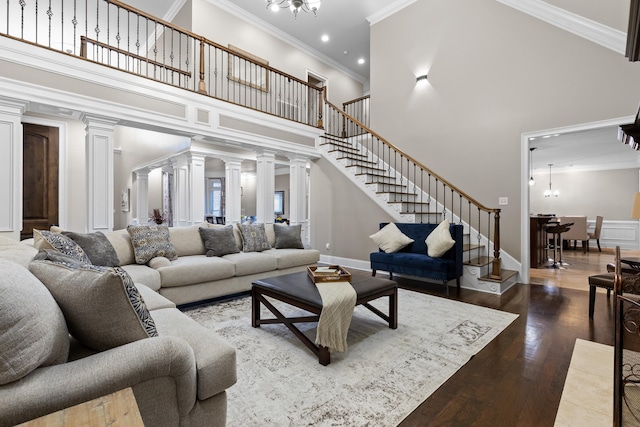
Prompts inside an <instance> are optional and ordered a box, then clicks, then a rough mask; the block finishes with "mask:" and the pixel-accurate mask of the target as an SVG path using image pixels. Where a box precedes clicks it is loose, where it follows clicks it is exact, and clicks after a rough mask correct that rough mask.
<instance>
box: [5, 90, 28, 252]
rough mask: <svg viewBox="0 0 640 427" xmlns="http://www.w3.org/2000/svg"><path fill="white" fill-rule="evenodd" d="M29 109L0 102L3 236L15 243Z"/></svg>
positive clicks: (18, 103)
mask: <svg viewBox="0 0 640 427" xmlns="http://www.w3.org/2000/svg"><path fill="white" fill-rule="evenodd" d="M26 107H27V102H26V101H21V100H17V99H7V98H1V99H0V194H2V203H0V233H2V234H4V235H6V236H7V237H10V238H13V239H15V240H19V239H20V230H22V190H23V188H22V153H23V150H22V123H21V117H22V114H23V113H24V112H25V110H26ZM5 233H6V234H5Z"/></svg>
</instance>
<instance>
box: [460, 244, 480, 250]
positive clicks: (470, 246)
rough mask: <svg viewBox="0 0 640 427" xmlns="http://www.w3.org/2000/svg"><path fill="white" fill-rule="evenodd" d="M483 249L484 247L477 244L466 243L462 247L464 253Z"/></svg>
mask: <svg viewBox="0 0 640 427" xmlns="http://www.w3.org/2000/svg"><path fill="white" fill-rule="evenodd" d="M482 248H484V245H477V244H475V243H465V244H464V245H463V246H462V250H463V251H471V250H474V249H482Z"/></svg>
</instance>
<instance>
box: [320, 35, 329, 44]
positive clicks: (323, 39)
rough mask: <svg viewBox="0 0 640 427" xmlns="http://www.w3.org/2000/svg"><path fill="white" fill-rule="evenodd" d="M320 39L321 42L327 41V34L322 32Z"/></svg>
mask: <svg viewBox="0 0 640 427" xmlns="http://www.w3.org/2000/svg"><path fill="white" fill-rule="evenodd" d="M320 40H322V41H323V42H328V41H329V36H328V35H326V34H323V35H322V37H321V38H320Z"/></svg>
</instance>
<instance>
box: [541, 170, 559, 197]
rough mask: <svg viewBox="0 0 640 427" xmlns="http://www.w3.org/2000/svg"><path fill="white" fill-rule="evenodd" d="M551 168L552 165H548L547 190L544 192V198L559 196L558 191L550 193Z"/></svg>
mask: <svg viewBox="0 0 640 427" xmlns="http://www.w3.org/2000/svg"><path fill="white" fill-rule="evenodd" d="M551 166H553V164H551V163H549V189H548V190H544V197H551V196H553V197H558V196H559V195H560V192H559V191H558V190H556V191H551Z"/></svg>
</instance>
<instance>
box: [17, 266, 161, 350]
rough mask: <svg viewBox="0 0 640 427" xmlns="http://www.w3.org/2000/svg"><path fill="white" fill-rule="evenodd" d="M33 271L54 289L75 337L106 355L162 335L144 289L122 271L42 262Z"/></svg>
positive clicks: (32, 268) (46, 284)
mask: <svg viewBox="0 0 640 427" xmlns="http://www.w3.org/2000/svg"><path fill="white" fill-rule="evenodd" d="M29 270H31V272H32V273H33V274H34V275H35V276H36V277H37V278H38V279H40V281H41V282H42V283H44V285H45V286H46V287H47V288H48V289H49V292H51V295H53V298H54V299H55V300H56V302H57V303H58V306H59V307H60V309H61V310H62V313H63V314H64V317H65V319H66V321H67V326H68V328H69V332H70V333H71V335H73V336H74V337H75V338H76V339H77V340H78V341H80V342H81V343H82V344H84V345H85V346H87V347H89V348H92V349H94V350H98V351H103V350H107V349H110V348H114V347H118V346H121V345H124V344H128V343H130V342H133V341H137V340H140V339H144V338H148V337H154V336H158V332H157V331H156V326H155V323H154V321H153V318H152V317H151V314H150V313H149V310H148V309H147V306H146V304H145V303H144V300H143V299H142V296H141V295H140V292H139V291H138V288H136V286H135V285H134V284H133V280H131V277H130V276H129V274H127V272H126V271H124V270H123V269H122V268H120V267H99V266H93V265H84V266H71V265H70V264H68V263H64V262H55V261H45V260H36V261H32V262H31V263H30V264H29Z"/></svg>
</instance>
